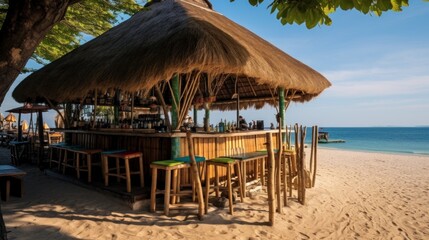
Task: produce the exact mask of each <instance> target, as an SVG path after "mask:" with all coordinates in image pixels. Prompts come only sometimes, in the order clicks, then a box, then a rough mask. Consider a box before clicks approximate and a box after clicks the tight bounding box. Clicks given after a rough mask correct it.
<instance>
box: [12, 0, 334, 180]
mask: <svg viewBox="0 0 429 240" xmlns="http://www.w3.org/2000/svg"><path fill="white" fill-rule="evenodd" d="M329 86H330V83H329V81H328V80H327V79H326V78H325V77H323V76H322V75H321V74H319V73H318V72H316V71H315V70H313V69H311V68H310V67H308V66H307V65H305V64H303V63H301V62H300V61H298V60H296V59H294V58H292V57H291V56H289V55H288V54H286V53H284V52H283V51H281V50H279V49H278V48H276V47H275V46H273V45H272V44H270V43H268V42H267V41H265V40H263V39H262V38H260V37H258V36H257V35H255V34H254V33H252V32H250V31H248V30H247V29H245V28H243V27H241V26H240V25H238V24H237V23H234V22H232V21H231V20H229V19H228V18H226V17H224V16H223V15H222V14H220V13H217V12H215V11H214V10H213V9H212V6H211V4H210V2H209V1H207V0H164V1H151V2H150V3H148V4H147V5H146V7H145V9H144V10H143V11H141V12H139V13H137V14H135V15H134V16H132V17H131V18H130V19H128V20H126V21H124V22H123V23H121V24H119V25H118V26H116V27H114V28H112V29H111V30H109V31H107V32H105V33H104V34H102V35H101V36H99V37H97V38H95V39H93V40H91V41H89V42H87V43H86V44H84V45H82V46H80V47H78V48H77V49H75V50H73V51H71V52H70V53H68V54H67V55H65V56H64V57H62V58H60V59H58V60H56V61H54V62H52V63H51V64H48V65H47V66H45V67H43V68H42V69H40V70H38V71H36V72H34V73H33V74H31V75H30V76H28V77H27V78H26V79H25V80H23V81H22V82H21V83H20V84H19V85H18V86H17V87H16V89H15V90H14V92H13V97H14V98H15V99H16V100H17V101H18V102H23V103H24V102H31V103H34V102H38V103H45V104H47V105H49V106H51V107H55V106H58V105H63V107H64V112H59V114H60V116H61V118H62V119H63V121H64V123H65V126H66V128H65V129H64V130H63V132H65V134H66V142H67V143H68V144H70V145H79V146H81V147H84V148H86V149H97V150H99V152H102V151H115V150H118V149H125V150H127V151H133V152H134V151H136V152H140V153H141V154H142V155H141V158H142V161H143V170H144V178H145V179H144V182H146V183H147V182H150V181H151V179H152V178H151V174H152V173H151V171H150V165H151V163H153V162H156V161H161V160H169V159H175V158H177V157H184V156H189V155H190V153H189V142H188V139H187V138H186V134H185V132H186V131H192V132H193V139H194V142H193V143H194V144H193V148H194V150H195V155H197V156H203V157H204V158H205V159H212V158H216V157H220V156H225V155H230V154H231V153H232V152H231V151H232V149H238V148H239V149H241V151H244V152H256V151H258V150H263V149H266V145H264V144H265V143H266V141H267V140H266V133H267V132H271V133H273V134H274V139H278V138H279V135H278V130H265V129H264V125H263V123H259V124H253V126H252V127H244V128H241V126H240V124H239V119H238V118H239V110H240V109H247V108H256V109H260V108H262V107H263V106H265V105H272V106H276V108H277V109H278V116H279V117H278V119H279V125H281V126H282V127H284V119H285V116H284V112H285V109H286V108H287V106H288V104H289V103H290V102H291V101H298V102H305V101H309V100H311V99H312V98H314V97H316V96H318V95H319V94H320V93H321V92H322V91H323V90H324V89H325V88H327V87H329ZM199 109H200V110H201V109H203V110H204V112H205V115H204V122H203V123H200V124H194V125H192V124H190V123H189V121H188V120H189V118H188V114H189V113H190V111H191V110H194V114H196V112H197V110H199ZM212 109H217V110H223V111H228V110H233V111H237V119H228V122H225V121H224V122H219V123H214V122H211V121H210V110H212ZM194 116H195V115H194ZM194 118H195V120H196V117H194ZM276 142H277V141H276ZM259 166H261V165H259ZM248 167H249V171H248V173H253V174H255V175H257V172H259V170H258V169H257V168H258V165H257V164H252V163H249V164H248ZM103 171H104V170H103ZM89 172H90V171H89ZM78 174H79V171H78ZM182 178H183V181H189V176H187V175H186V174H184V175H183V176H182ZM88 180H89V181H90V178H88ZM158 180H159V178H158ZM142 184H143V180H142Z"/></svg>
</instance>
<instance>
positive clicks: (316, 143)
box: [311, 126, 319, 187]
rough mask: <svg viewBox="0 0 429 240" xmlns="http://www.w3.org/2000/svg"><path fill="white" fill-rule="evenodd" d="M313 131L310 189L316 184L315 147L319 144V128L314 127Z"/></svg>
mask: <svg viewBox="0 0 429 240" xmlns="http://www.w3.org/2000/svg"><path fill="white" fill-rule="evenodd" d="M313 128H314V129H315V130H314V132H315V134H314V144H313V145H314V147H313V151H314V155H313V157H314V162H313V164H314V167H313V177H312V181H311V187H314V183H315V182H316V169H317V147H318V146H317V145H318V144H319V142H318V139H319V136H318V135H319V127H318V126H314V127H313Z"/></svg>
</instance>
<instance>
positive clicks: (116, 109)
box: [113, 89, 121, 125]
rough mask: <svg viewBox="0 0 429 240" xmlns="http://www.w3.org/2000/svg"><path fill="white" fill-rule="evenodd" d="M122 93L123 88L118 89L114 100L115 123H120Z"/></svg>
mask: <svg viewBox="0 0 429 240" xmlns="http://www.w3.org/2000/svg"><path fill="white" fill-rule="evenodd" d="M120 95H121V90H119V89H116V91H115V98H114V100H113V122H114V124H115V125H119V106H120V105H121V100H120Z"/></svg>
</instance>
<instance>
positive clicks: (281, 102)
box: [278, 88, 286, 143]
mask: <svg viewBox="0 0 429 240" xmlns="http://www.w3.org/2000/svg"><path fill="white" fill-rule="evenodd" d="M278 93H279V115H280V119H279V120H280V121H279V128H284V125H285V122H284V119H285V90H284V88H279V90H278ZM279 138H280V136H279ZM281 139H282V142H283V143H284V142H285V140H286V133H282V134H281Z"/></svg>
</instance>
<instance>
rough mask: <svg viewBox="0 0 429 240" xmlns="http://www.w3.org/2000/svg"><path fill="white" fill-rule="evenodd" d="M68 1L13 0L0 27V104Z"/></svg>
mask: <svg viewBox="0 0 429 240" xmlns="http://www.w3.org/2000/svg"><path fill="white" fill-rule="evenodd" d="M70 2H71V1H70V0H13V1H9V9H8V12H7V15H6V18H5V21H4V23H3V26H2V29H1V30H0V105H1V104H2V103H3V100H4V97H5V95H6V93H7V91H8V90H9V88H10V86H11V85H12V83H13V81H15V79H16V78H17V77H18V75H19V74H20V73H21V70H22V69H23V68H24V66H25V64H27V61H28V60H29V59H30V57H31V56H32V54H33V52H34V51H35V50H36V47H37V46H38V45H39V44H40V42H41V41H42V40H43V38H44V37H45V36H46V34H47V33H48V32H49V30H51V28H52V27H53V26H54V25H55V23H57V22H59V21H60V20H61V19H63V17H64V14H65V13H66V10H67V7H68V6H69V4H70Z"/></svg>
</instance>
